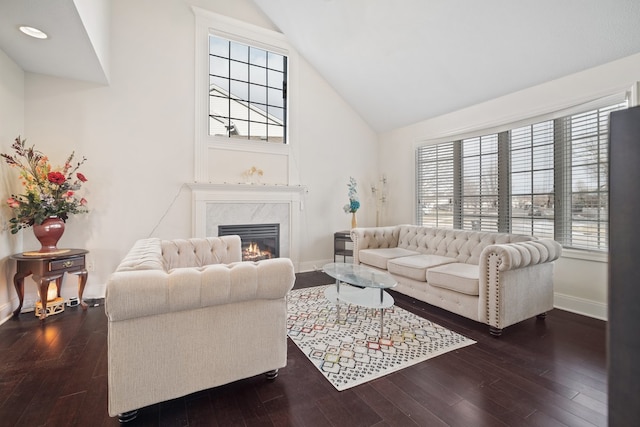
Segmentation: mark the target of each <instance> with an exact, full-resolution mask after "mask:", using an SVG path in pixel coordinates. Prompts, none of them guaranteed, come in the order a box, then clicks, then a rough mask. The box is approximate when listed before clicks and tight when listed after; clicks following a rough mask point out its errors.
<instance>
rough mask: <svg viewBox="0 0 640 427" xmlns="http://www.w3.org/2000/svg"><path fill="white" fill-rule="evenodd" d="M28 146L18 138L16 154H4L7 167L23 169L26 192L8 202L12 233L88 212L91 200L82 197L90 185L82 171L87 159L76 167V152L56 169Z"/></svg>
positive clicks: (12, 196) (13, 196)
mask: <svg viewBox="0 0 640 427" xmlns="http://www.w3.org/2000/svg"><path fill="white" fill-rule="evenodd" d="M25 143H26V140H25V139H21V138H20V137H19V136H18V137H17V138H16V140H15V142H14V143H13V144H12V145H11V148H12V149H13V151H14V152H15V154H13V155H10V154H4V153H3V154H0V155H1V156H2V158H4V160H5V161H6V162H7V164H9V165H10V166H11V167H15V168H18V169H19V171H20V172H19V173H20V181H21V183H22V186H23V187H24V191H25V194H19V195H15V194H12V195H11V197H9V198H8V199H7V204H8V205H9V207H10V208H12V209H13V215H14V216H13V218H11V219H10V220H9V224H10V228H11V233H12V234H15V233H17V232H18V230H20V229H21V228H27V227H31V226H32V225H34V224H42V221H44V220H45V219H46V218H48V217H51V216H57V217H59V218H60V219H62V220H63V221H66V220H67V218H68V217H69V214H81V213H86V212H88V210H87V209H86V207H85V206H86V205H87V200H86V199H85V198H84V197H79V196H78V191H79V190H80V188H81V186H82V184H83V183H85V182H87V178H86V177H85V176H84V175H83V174H82V173H80V172H78V169H79V168H80V166H82V164H83V163H84V162H85V161H86V160H87V159H86V158H85V157H83V158H82V160H81V161H79V162H77V163H76V164H75V165H74V164H72V162H73V159H74V156H75V153H73V152H72V153H71V155H70V156H69V157H68V158H67V161H66V162H65V163H64V166H63V167H57V168H52V167H51V164H50V163H49V158H48V157H47V156H45V155H44V154H43V153H42V152H40V151H38V150H36V149H35V148H34V146H31V147H26V146H25ZM74 174H75V176H74Z"/></svg>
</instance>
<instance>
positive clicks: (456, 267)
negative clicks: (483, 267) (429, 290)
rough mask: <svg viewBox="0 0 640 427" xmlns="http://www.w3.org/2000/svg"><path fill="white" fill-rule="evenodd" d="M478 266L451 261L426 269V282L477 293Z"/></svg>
mask: <svg viewBox="0 0 640 427" xmlns="http://www.w3.org/2000/svg"><path fill="white" fill-rule="evenodd" d="M479 278H480V268H479V267H478V266H477V265H471V264H464V263H459V262H457V263H451V264H446V265H441V266H439V267H433V268H430V269H428V270H427V283H429V285H431V286H436V287H439V288H445V289H450V290H452V291H456V292H461V293H463V294H467V295H479Z"/></svg>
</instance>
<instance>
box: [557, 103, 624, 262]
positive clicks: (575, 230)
mask: <svg viewBox="0 0 640 427" xmlns="http://www.w3.org/2000/svg"><path fill="white" fill-rule="evenodd" d="M626 106H627V104H626V103H621V104H616V105H613V106H609V107H605V108H599V109H596V110H591V111H587V112H584V113H580V114H573V115H571V116H567V117H564V118H561V119H559V120H556V125H555V132H554V138H555V140H556V162H557V164H558V168H560V169H561V170H562V173H561V174H560V175H559V177H558V180H557V181H556V193H557V197H558V205H559V206H558V209H557V211H558V218H557V225H558V229H557V230H556V233H555V238H556V240H558V241H559V242H561V243H562V244H563V246H565V247H570V248H577V249H594V250H607V249H608V246H609V218H608V210H609V205H608V200H609V187H608V179H609V178H608V177H609V159H608V156H609V154H608V153H609V114H610V113H611V112H612V111H616V110H619V109H622V108H626Z"/></svg>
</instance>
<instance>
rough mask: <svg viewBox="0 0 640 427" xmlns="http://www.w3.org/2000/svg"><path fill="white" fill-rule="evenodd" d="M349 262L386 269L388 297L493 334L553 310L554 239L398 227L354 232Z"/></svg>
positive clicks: (558, 249)
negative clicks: (392, 282) (390, 283)
mask: <svg viewBox="0 0 640 427" xmlns="http://www.w3.org/2000/svg"><path fill="white" fill-rule="evenodd" d="M351 239H352V240H353V242H354V250H353V256H354V262H355V263H356V264H364V265H367V266H370V267H373V268H377V269H380V270H387V271H388V272H389V273H390V274H392V275H393V276H394V277H395V278H396V280H397V281H398V285H397V286H396V287H395V288H394V290H396V291H398V292H401V293H403V294H406V295H409V296H411V297H413V298H416V299H419V300H421V301H425V302H427V303H429V304H432V305H435V306H438V307H441V308H443V309H445V310H448V311H451V312H453V313H456V314H459V315H461V316H464V317H468V318H469V319H473V320H476V321H478V322H482V323H486V324H488V325H489V327H490V332H491V333H492V334H493V335H496V336H499V335H500V334H501V333H502V329H503V328H506V327H507V326H509V325H513V324H514V323H517V322H520V321H522V320H524V319H528V318H530V317H533V316H540V317H544V315H545V313H546V312H547V311H548V310H551V309H552V308H553V261H554V260H556V259H557V258H558V257H559V256H560V254H561V252H562V246H561V245H560V244H559V243H557V242H556V241H554V240H552V239H537V238H536V237H532V236H521V235H515V234H505V233H487V232H478V231H463V230H452V229H438V228H428V227H419V226H414V225H399V226H394V227H372V228H354V229H352V230H351Z"/></svg>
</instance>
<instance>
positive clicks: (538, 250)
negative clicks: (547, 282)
mask: <svg viewBox="0 0 640 427" xmlns="http://www.w3.org/2000/svg"><path fill="white" fill-rule="evenodd" d="M561 254H562V245H560V243H558V242H556V241H555V240H553V239H538V240H531V241H527V242H517V243H503V244H497V245H489V246H487V247H485V248H484V250H483V251H482V253H481V254H480V265H481V266H492V267H493V268H497V269H498V271H507V270H513V269H516V268H523V267H527V266H529V265H535V264H542V263H545V262H551V261H555V260H556V259H558V258H559V257H560V255H561Z"/></svg>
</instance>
